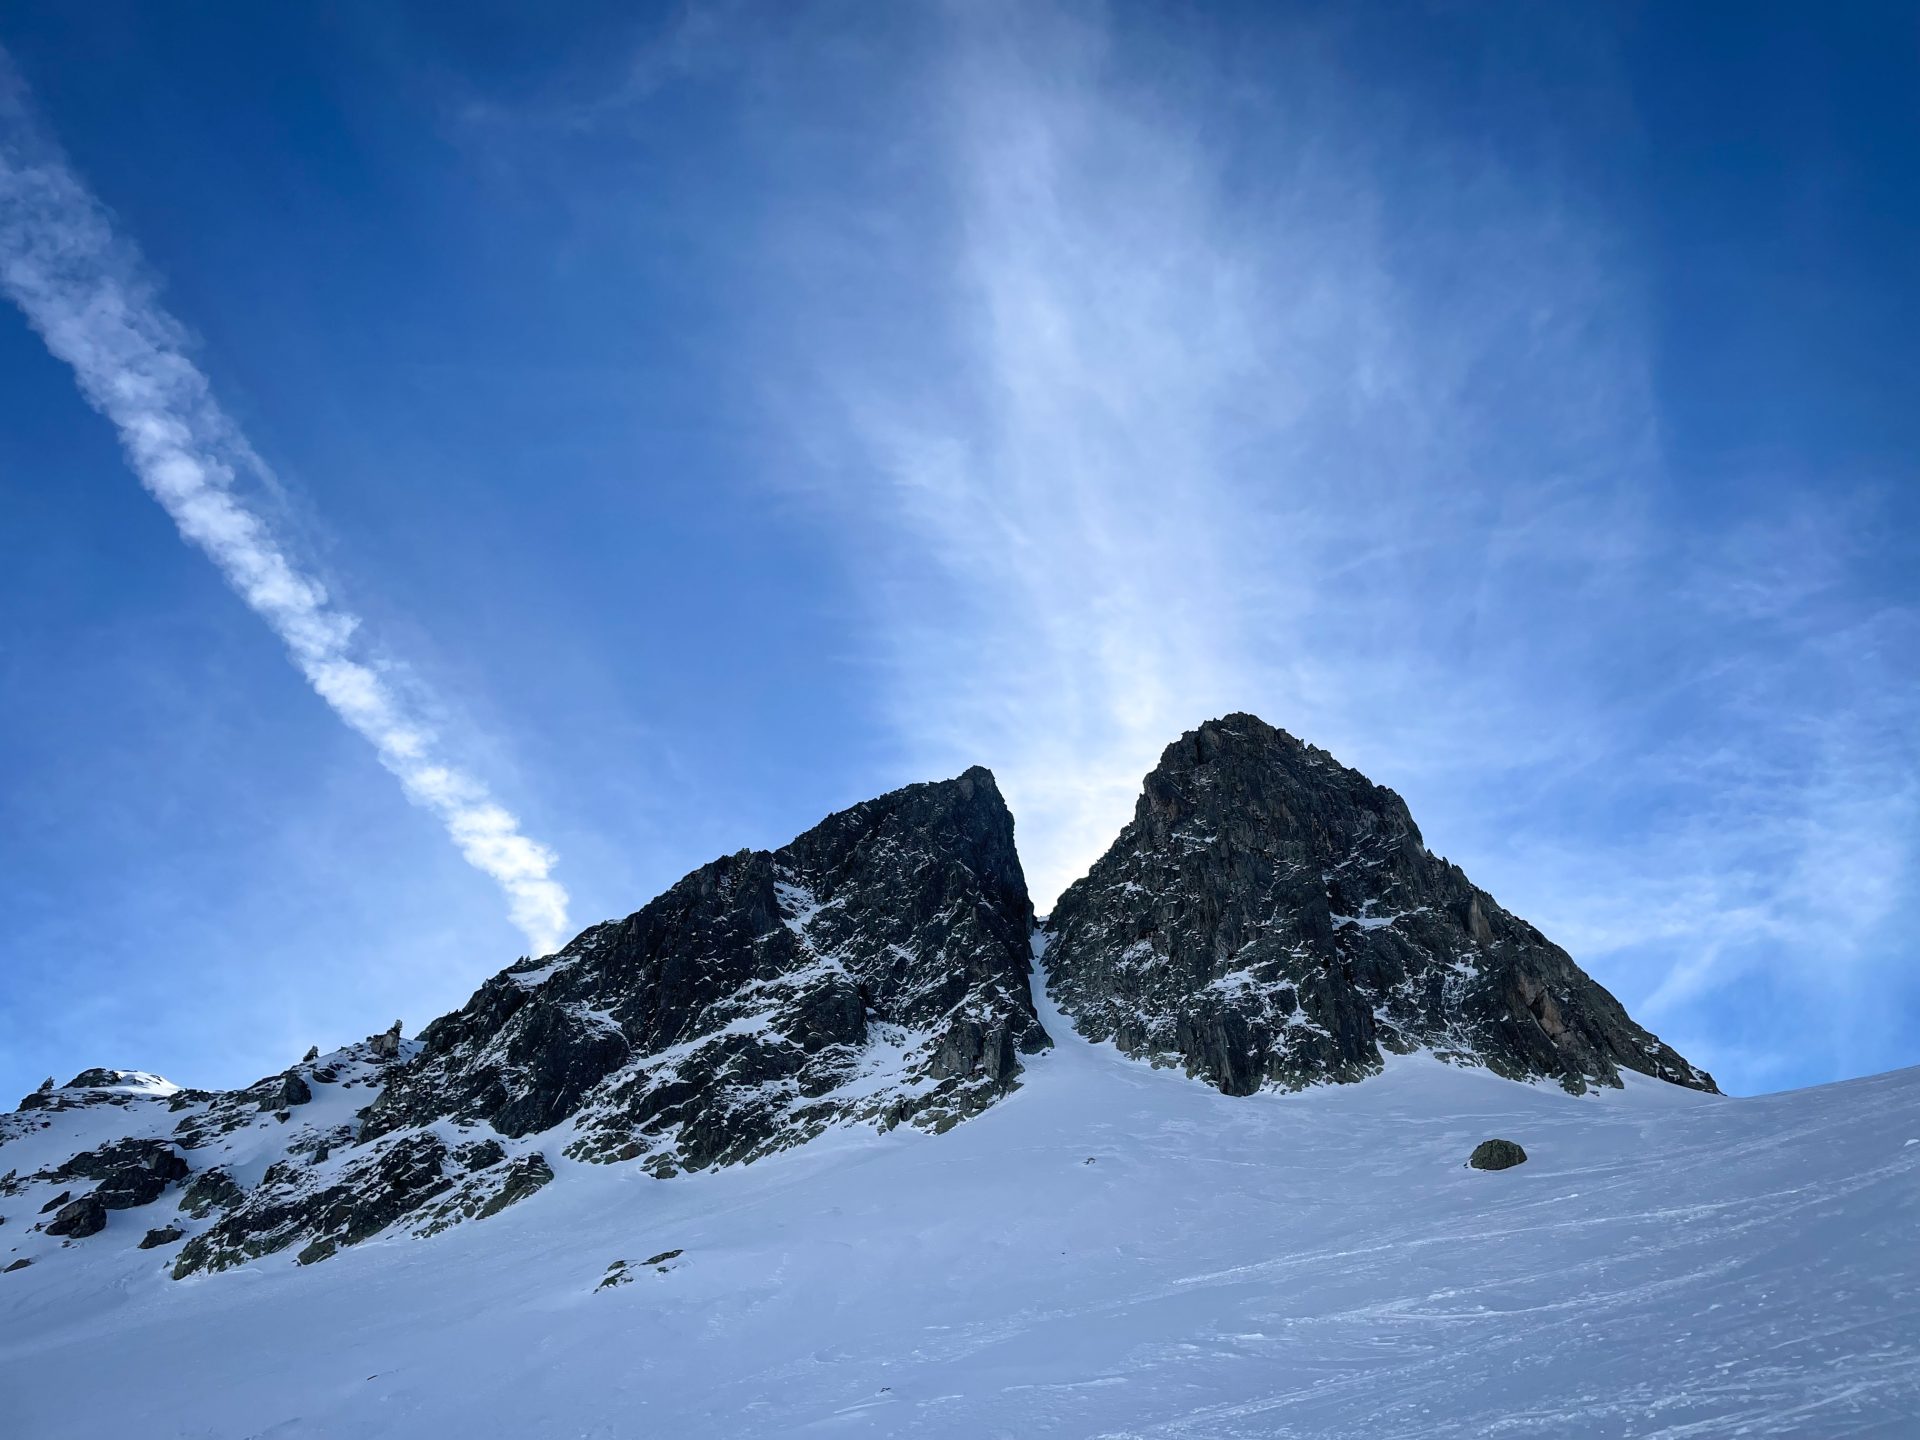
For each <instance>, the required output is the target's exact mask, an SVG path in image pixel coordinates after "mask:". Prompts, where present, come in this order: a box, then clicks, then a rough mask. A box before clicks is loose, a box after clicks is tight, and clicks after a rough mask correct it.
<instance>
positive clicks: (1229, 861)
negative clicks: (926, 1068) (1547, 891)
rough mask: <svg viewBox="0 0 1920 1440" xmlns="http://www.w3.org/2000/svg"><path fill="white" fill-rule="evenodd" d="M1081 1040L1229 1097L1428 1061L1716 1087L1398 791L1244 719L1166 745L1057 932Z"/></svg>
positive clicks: (1050, 946)
mask: <svg viewBox="0 0 1920 1440" xmlns="http://www.w3.org/2000/svg"><path fill="white" fill-rule="evenodd" d="M1046 958H1047V972H1048V976H1049V979H1050V982H1051V984H1052V987H1053V991H1054V994H1055V996H1056V998H1057V999H1058V1000H1059V1002H1060V1005H1061V1008H1062V1009H1063V1010H1064V1011H1065V1012H1066V1013H1067V1014H1068V1015H1069V1016H1070V1017H1071V1018H1072V1019H1073V1021H1074V1024H1075V1026H1076V1028H1078V1029H1079V1030H1080V1031H1082V1032H1083V1033H1084V1034H1086V1035H1088V1036H1090V1037H1093V1038H1095V1039H1101V1040H1113V1041H1114V1042H1116V1043H1117V1044H1118V1045H1119V1046H1120V1048H1121V1049H1122V1050H1124V1051H1126V1052H1127V1053H1128V1054H1130V1055H1134V1056H1138V1057H1140V1058H1145V1059H1152V1060H1155V1061H1159V1062H1163V1063H1174V1064H1179V1065H1182V1066H1184V1067H1185V1068H1186V1070H1187V1071H1188V1073H1189V1074H1192V1075H1196V1076H1200V1077H1204V1078H1205V1079H1206V1080H1208V1081H1209V1082H1211V1083H1212V1084H1214V1085H1217V1086H1218V1087H1219V1088H1220V1089H1222V1090H1224V1091H1226V1092H1228V1093H1229V1094H1247V1093H1250V1092H1251V1091H1253V1090H1256V1089H1259V1088H1261V1087H1262V1086H1266V1085H1276V1086H1280V1087H1284V1088H1297V1087H1299V1086H1303V1085H1308V1084H1312V1083H1314V1082H1316V1081H1322V1080H1359V1079H1363V1078H1365V1077H1366V1076H1368V1075H1371V1074H1374V1073H1375V1072H1377V1071H1378V1070H1379V1069H1380V1066H1381V1064H1382V1052H1383V1051H1393V1052H1400V1053H1406V1052H1410V1051H1413V1050H1416V1049H1428V1050H1432V1051H1434V1052H1435V1053H1437V1054H1439V1055H1440V1056H1442V1057H1443V1058H1448V1059H1453V1060H1458V1061H1461V1062H1464V1063H1473V1064H1482V1065H1485V1066H1487V1067H1488V1068H1489V1069H1491V1070H1493V1071H1495V1072H1496V1073H1498V1074H1501V1075H1505V1076H1509V1077H1512V1078H1515V1079H1526V1078H1533V1077H1549V1078H1552V1079H1555V1080H1558V1081H1560V1082H1561V1083H1562V1084H1563V1085H1565V1086H1566V1087H1567V1088H1568V1089H1569V1090H1572V1091H1575V1092H1579V1091H1582V1090H1584V1089H1585V1088H1586V1087H1587V1086H1589V1085H1592V1084H1600V1085H1617V1084H1619V1076H1620V1071H1622V1070H1623V1069H1624V1070H1634V1071H1639V1072H1640V1073H1642V1074H1645V1075H1652V1076H1657V1077H1658V1078H1660V1079H1662V1080H1668V1081H1671V1082H1672V1083H1674V1084H1676V1085H1686V1086H1690V1087H1693V1088H1695V1089H1701V1090H1711V1089H1713V1088H1714V1085H1713V1079H1712V1077H1711V1076H1709V1075H1707V1074H1706V1073H1705V1072H1704V1071H1701V1070H1698V1069H1695V1068H1694V1067H1693V1066H1692V1065H1690V1064H1688V1063H1687V1062H1686V1061H1685V1060H1684V1059H1682V1058H1681V1057H1680V1056H1679V1055H1678V1054H1676V1053H1675V1052H1674V1051H1673V1050H1672V1049H1670V1048H1669V1047H1668V1046H1666V1045H1664V1044H1662V1043H1661V1042H1660V1040H1658V1039H1657V1038H1656V1037H1654V1036H1653V1035H1651V1034H1649V1033H1648V1032H1647V1031H1645V1030H1643V1029H1641V1028H1640V1026H1638V1025H1636V1024H1635V1023H1634V1022H1633V1020H1632V1019H1631V1018H1629V1016H1628V1015H1627V1012H1626V1011H1625V1009H1623V1008H1622V1007H1621V1005H1620V1003H1619V1001H1617V1000H1615V999H1614V998H1613V996H1612V995H1610V994H1608V993H1607V991H1606V990H1604V989H1603V988H1602V987H1601V986H1600V985H1599V984H1597V983H1596V982H1595V981H1594V980H1593V979H1591V978H1590V977H1589V976H1588V975H1587V974H1586V973H1585V972H1584V971H1582V970H1581V969H1580V967H1579V966H1578V965H1576V964H1574V962H1573V960H1572V959H1571V957H1569V956H1568V954H1567V953H1566V951H1564V950H1562V949H1561V948H1560V947H1559V946H1557V945H1555V944H1553V943H1552V942H1551V941H1549V940H1548V939H1547V938H1546V937H1545V936H1543V935H1542V934H1541V933H1540V932H1539V931H1538V930H1536V929H1534V927H1533V926H1531V925H1529V924H1528V923H1527V922H1526V921H1524V920H1521V919H1519V918H1517V917H1516V916H1513V915H1510V914H1508V913H1507V912H1506V911H1505V910H1503V909H1501V908H1500V906H1499V905H1497V904H1496V903H1494V900H1493V897H1492V896H1490V895H1488V894H1487V893H1486V892H1485V891H1483V890H1479V889H1477V888H1475V887H1474V885H1473V884H1472V883H1471V882H1470V881H1469V880H1468V879H1467V877H1466V876H1465V875H1463V874H1462V873H1461V872H1460V868H1459V867H1458V866H1456V865H1450V864H1448V863H1447V862H1446V861H1445V860H1443V859H1441V858H1439V857H1438V856H1436V855H1433V854H1431V853H1429V851H1428V850H1427V847H1426V845H1425V844H1424V842H1423V841H1422V840H1421V838H1420V831H1419V829H1418V828H1417V827H1416V826H1415V825H1414V823H1413V817H1412V816H1411V815H1410V814H1408V812H1407V807H1406V805H1405V803H1404V802H1403V801H1402V800H1401V799H1400V797H1399V796H1398V795H1396V794H1394V793H1393V791H1391V790H1387V789H1384V788H1382V787H1381V786H1378V785H1375V784H1373V783H1372V782H1371V781H1369V780H1368V779H1367V778H1366V777H1365V776H1363V775H1361V774H1360V773H1359V772H1357V771H1354V770H1349V769H1347V768H1346V767H1345V766H1343V765H1341V764H1340V763H1339V762H1337V761H1336V760H1334V759H1333V757H1332V756H1330V755H1328V754H1327V753H1326V752H1325V751H1324V750H1320V749H1316V748H1315V747H1313V746H1311V745H1306V744H1303V743H1301V742H1300V741H1298V740H1296V739H1294V738H1293V737H1292V736H1291V735H1289V734H1287V733H1286V732H1285V731H1283V730H1276V729H1274V728H1273V727H1272V726H1270V725H1268V724H1266V723H1264V722H1263V721H1261V720H1258V719H1256V718H1255V717H1253V716H1251V715H1229V716H1227V717H1226V718H1224V719H1221V720H1214V721H1210V722H1208V723H1207V724H1205V725H1202V726H1201V727H1200V728H1199V729H1197V730H1194V731H1190V732H1189V733H1188V734H1186V735H1184V736H1182V737H1181V738H1180V739H1179V740H1177V741H1175V742H1174V743H1173V744H1172V745H1169V746H1168V747H1167V750H1166V753H1165V754H1164V755H1163V756H1162V757H1161V760H1160V764H1159V766H1158V767H1157V768H1156V769H1155V770H1154V771H1153V773H1152V774H1150V775H1148V776H1147V779H1146V784H1145V788H1144V791H1143V793H1142V794H1141V796H1140V800H1139V802H1138V804H1137V805H1136V806H1135V809H1134V816H1133V820H1132V823H1130V824H1129V825H1128V826H1127V827H1126V829H1125V830H1123V831H1122V832H1121V834H1120V838H1119V839H1118V840H1117V841H1115V842H1114V844H1113V846H1112V848H1111V849H1109V850H1108V851H1107V853H1106V854H1105V855H1104V856H1102V857H1101V859H1100V860H1099V861H1098V862H1097V863H1095V865H1094V867H1093V869H1092V870H1091V871H1090V872H1089V873H1088V875H1087V876H1086V877H1085V878H1084V879H1082V880H1080V881H1078V882H1076V883H1075V884H1074V885H1073V886H1071V887H1070V888H1069V889H1068V890H1067V891H1066V893H1065V894H1064V895H1063V896H1062V897H1061V898H1060V902H1059V904H1058V905H1057V906H1055V907H1054V911H1053V914H1052V915H1051V916H1050V917H1048V923H1047V950H1046Z"/></svg>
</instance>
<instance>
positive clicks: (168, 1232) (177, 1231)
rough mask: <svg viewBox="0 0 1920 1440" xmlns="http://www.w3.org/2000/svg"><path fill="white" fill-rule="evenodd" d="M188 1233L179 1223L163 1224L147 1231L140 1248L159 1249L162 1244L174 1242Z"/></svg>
mask: <svg viewBox="0 0 1920 1440" xmlns="http://www.w3.org/2000/svg"><path fill="white" fill-rule="evenodd" d="M186 1233H187V1232H186V1231H184V1230H182V1229H181V1228H180V1227H179V1226H178V1225H162V1226H160V1227H159V1228H158V1229H156V1230H149V1231H147V1233H146V1234H145V1235H144V1236H143V1237H142V1238H141V1241H140V1246H139V1248H140V1249H142V1250H157V1249H159V1248H160V1247H161V1246H162V1245H171V1244H173V1242H174V1241H176V1240H178V1239H179V1238H180V1237H181V1236H182V1235H185V1234H186Z"/></svg>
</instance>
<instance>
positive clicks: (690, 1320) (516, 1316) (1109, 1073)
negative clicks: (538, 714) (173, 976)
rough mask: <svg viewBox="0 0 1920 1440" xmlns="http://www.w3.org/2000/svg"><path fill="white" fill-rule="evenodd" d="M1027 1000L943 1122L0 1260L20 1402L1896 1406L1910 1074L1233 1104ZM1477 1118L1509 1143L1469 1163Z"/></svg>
mask: <svg viewBox="0 0 1920 1440" xmlns="http://www.w3.org/2000/svg"><path fill="white" fill-rule="evenodd" d="M1040 990H1041V987H1039V986H1036V991H1040ZM1039 1004H1040V1007H1041V1016H1040V1018H1041V1020H1042V1021H1043V1023H1045V1025H1046V1027H1047V1029H1048V1030H1049V1031H1050V1032H1051V1033H1052V1034H1053V1035H1054V1036H1055V1037H1056V1039H1057V1041H1058V1044H1057V1048H1055V1049H1054V1050H1053V1051H1051V1052H1048V1053H1045V1054H1041V1055H1037V1056H1034V1057H1032V1058H1031V1059H1029V1060H1028V1062H1027V1066H1028V1070H1027V1074H1026V1083H1025V1084H1023V1085H1022V1086H1021V1087H1020V1088H1019V1089H1018V1090H1016V1091H1015V1092H1014V1093H1012V1094H1011V1095H1009V1096H1007V1097H1006V1098H1004V1099H1003V1100H1001V1101H1000V1102H999V1103H998V1104H995V1105H993V1106H992V1107H990V1108H989V1109H987V1110H986V1111H985V1112H984V1113H982V1114H980V1115H978V1116H977V1117H975V1118H974V1119H972V1120H970V1121H969V1122H968V1123H966V1124H964V1125H961V1126H958V1127H957V1128H955V1129H953V1130H951V1131H949V1132H948V1133H946V1134H944V1135H937V1136H936V1135H931V1134H926V1133H922V1132H919V1131H915V1130H911V1129H907V1128H904V1127H903V1128H900V1129H896V1130H893V1131H891V1132H888V1133H885V1134H881V1133H876V1132H875V1131H874V1130H872V1129H869V1128H852V1129H841V1130H835V1131H830V1132H828V1133H827V1134H826V1135H824V1136H822V1137H820V1138H819V1139H816V1140H815V1141H813V1142H812V1143H811V1144H809V1145H806V1146H804V1147H802V1148H800V1149H797V1150H791V1151H787V1152H783V1153H780V1154H776V1155H772V1156H770V1157H768V1158H766V1159H763V1160H760V1161H758V1162H756V1163H754V1164H752V1165H750V1166H744V1167H740V1166H736V1167H732V1168H726V1169H719V1170H715V1171H711V1172H707V1173H702V1174H697V1175H682V1176H678V1177H675V1178H671V1179H664V1180H662V1179H655V1178H653V1177H651V1176H649V1175H647V1174H646V1173H645V1172H644V1170H642V1169H640V1168H639V1167H635V1166H604V1165H589V1164H581V1163H578V1162H575V1161H571V1160H568V1159H566V1158H565V1157H561V1156H556V1158H555V1169H556V1172H557V1173H556V1178H555V1181H554V1183H551V1184H548V1185H547V1186H546V1187H545V1188H543V1189H542V1190H540V1191H539V1192H538V1193H537V1194H534V1195H531V1196H530V1197H528V1198H527V1199H525V1200H523V1201H521V1202H520V1203H519V1204H517V1205H514V1206H512V1207H511V1208H509V1209H506V1210H504V1211H502V1212H501V1213H500V1214H498V1215H496V1216H495V1217H493V1218H492V1219H490V1220H488V1221H487V1222H486V1223H485V1224H482V1225H466V1226H461V1227H458V1228H456V1229H454V1230H451V1231H449V1232H447V1233H445V1234H442V1235H440V1236H438V1237H436V1238H435V1239H434V1240H432V1241H430V1242H424V1243H423V1242H420V1241H416V1240H413V1239H409V1238H404V1237H396V1238H392V1239H387V1238H381V1239H376V1240H372V1241H369V1242H368V1243H366V1244H363V1245H360V1246H358V1247H355V1248H352V1249H348V1250H343V1251H342V1252H341V1253H340V1254H339V1255H338V1256H336V1257H335V1258H334V1259H333V1260H332V1261H330V1262H329V1263H327V1264H326V1265H322V1266H318V1267H306V1268H300V1267H294V1266H291V1265H288V1264H287V1263H285V1258H284V1257H277V1258H276V1260H275V1261H274V1262H273V1263H263V1264H260V1265H258V1266H249V1267H244V1268H241V1269H239V1270H236V1271H231V1272H228V1273H226V1274H223V1275H213V1276H205V1277H195V1278H191V1279H188V1280H185V1281H179V1282H175V1281H172V1280H169V1279H168V1278H167V1276H166V1273H165V1262H164V1261H163V1260H161V1259H160V1258H159V1257H158V1256H156V1255H154V1254H152V1253H143V1252H140V1251H137V1250H132V1249H130V1248H128V1247H126V1246H111V1247H108V1246H98V1247H91V1248H88V1247H84V1246H83V1245H76V1246H75V1247H74V1249H73V1250H72V1251H70V1252H68V1253H67V1254H66V1255H65V1256H64V1257H63V1259H65V1260H66V1261H68V1262H70V1263H65V1264H61V1265H53V1264H45V1265H36V1266H33V1267H31V1268H29V1269H24V1270H21V1271H19V1272H17V1273H14V1274H8V1275H4V1276H0V1407H3V1408H0V1417H3V1418H0V1430H4V1433H5V1434H6V1435H8V1436H9V1437H11V1440H42V1437H48V1440H51V1437H60V1440H86V1437H91V1436H103V1437H104V1436H116V1437H117V1436H121V1435H125V1434H129V1433H138V1434H141V1435H143V1436H155V1437H159V1436H180V1437H186V1436H192V1437H204V1440H215V1437H253V1436H258V1437H265V1436H273V1437H305V1436H336V1435H352V1436H355V1437H356V1440H374V1437H380V1436H396V1437H397V1436H408V1437H419V1436H437V1435H461V1436H463V1437H471V1440H481V1437H494V1436H498V1437H515V1440H518V1437H525V1436H536V1435H537V1436H550V1435H564V1436H581V1437H588V1436H591V1437H616V1436H618V1437H625V1436H655V1435H659V1436H675V1437H685V1436H728V1437H736V1436H738V1437H750V1436H787V1435H806V1434H822V1435H872V1436H891V1435H929V1436H932V1435H953V1436H967V1437H970V1440H971V1437H981V1436H1019V1437H1033V1436H1093V1435H1110V1436H1206V1437H1226V1436H1255V1435H1258V1436H1365V1437H1370V1440H1378V1437H1389V1436H1408V1437H1413V1436H1419V1437H1444V1436H1483V1435H1503V1436H1531V1435H1568V1436H1582V1437H1586V1436H1626V1435H1633V1436H1669V1437H1679V1436H1689V1437H1697V1436H1718V1435H1730V1434H1743V1435H1811V1436H1822V1437H1841V1436H1865V1435H1885V1436H1904V1435H1912V1434H1915V1433H1920V1420H1917V1419H1916V1417H1920V1242H1917V1241H1916V1236H1920V1071H1906V1072H1901V1073H1897V1074H1892V1075H1884V1076H1879V1077H1875V1078H1873V1079H1869V1080H1861V1081H1854V1082H1849V1083H1847V1084H1843V1085H1834V1086H1828V1087H1824V1088H1822V1089H1818V1090H1809V1091H1802V1092H1798V1093H1794V1094H1787V1095H1777V1096H1769V1097H1764V1098H1760V1099H1728V1098H1724V1097H1719V1096H1712V1095H1704V1094H1700V1093H1696V1092H1693V1091H1689V1090H1685V1089H1681V1088H1678V1087H1675V1086H1671V1085H1666V1084H1662V1083H1660V1082H1658V1081H1653V1080H1647V1079H1644V1078H1642V1077H1638V1076H1633V1075H1629V1076H1627V1077H1626V1088H1625V1089H1624V1090H1618V1091H1615V1090H1604V1091H1601V1092H1599V1093H1596V1094H1590V1095H1586V1096H1582V1097H1574V1096H1570V1095H1568V1094H1566V1093H1564V1091H1562V1090H1561V1089H1560V1088H1559V1087H1558V1086H1555V1085H1551V1084H1546V1083H1543V1084H1539V1085H1527V1084H1520V1083H1515V1082H1512V1081H1509V1080H1503V1079H1500V1078H1498V1077H1496V1076H1494V1075H1493V1074H1491V1073H1489V1072H1487V1071H1485V1070H1481V1069H1464V1068H1458V1067H1454V1066H1448V1065H1443V1064H1441V1063H1439V1062H1438V1061H1435V1060H1433V1059H1431V1058H1428V1057H1425V1056H1410V1057H1395V1058H1392V1059H1390V1060H1389V1061H1388V1064H1387V1068H1386V1071H1385V1073H1384V1074H1383V1075H1381V1076H1379V1077H1377V1078H1375V1079H1372V1080H1369V1081H1367V1082H1365V1083H1363V1084H1359V1085H1351V1086H1331V1087H1321V1088H1316V1089H1311V1090H1308V1091H1305V1092H1302V1093H1298V1094H1291V1095H1283V1094H1275V1093H1263V1094H1259V1095H1254V1096H1250V1097H1230V1096H1226V1095H1222V1094H1220V1093H1218V1092H1217V1091H1215V1090H1212V1089H1209V1088H1208V1087H1206V1086H1204V1085H1200V1084H1196V1083H1194V1082H1193V1081H1191V1080H1189V1079H1187V1078H1185V1077H1184V1076H1182V1075H1180V1074H1178V1073H1176V1072H1174V1071H1171V1070H1155V1069H1152V1068H1150V1067H1149V1066H1147V1065H1145V1064H1142V1063H1139V1062H1135V1061H1131V1060H1128V1059H1126V1058H1124V1057H1123V1056H1121V1055H1120V1054H1119V1053H1118V1052H1117V1051H1115V1050H1114V1049H1113V1048H1112V1047H1111V1046H1105V1045H1092V1044H1089V1043H1088V1042H1086V1041H1084V1040H1082V1039H1079V1038H1077V1037H1076V1036H1075V1034H1074V1030H1073V1027H1072V1026H1071V1025H1069V1024H1067V1023H1065V1022H1064V1019H1063V1017H1061V1016H1059V1015H1058V1014H1057V1013H1054V1012H1053V1011H1052V1010H1051V1008H1050V1007H1049V1006H1048V1004H1047V1002H1046V1001H1045V1000H1044V999H1040V1001H1039ZM1495 1135H1498V1136H1505V1137H1507V1138H1511V1139H1514V1140H1517V1141H1519V1142H1521V1143H1522V1144H1523V1145H1524V1146H1525V1147H1526V1149H1527V1151H1528V1153H1529V1155H1530V1156H1531V1159H1530V1160H1529V1162H1528V1163H1527V1164H1525V1165H1522V1166H1520V1167H1518V1168H1517V1169H1513V1170H1508V1171H1504V1172H1500V1173H1483V1172H1479V1171H1473V1170H1468V1169H1466V1168H1463V1166H1462V1163H1461V1162H1462V1161H1463V1160H1464V1158H1465V1157H1466V1155H1467V1153H1468V1151H1469V1150H1470V1149H1471V1148H1472V1147H1473V1145H1474V1144H1475V1143H1476V1142H1477V1141H1479V1140H1481V1139H1484V1138H1486V1137H1488V1136H1495ZM139 1223H143V1221H142V1219H141V1217H139V1216H138V1215H136V1214H133V1213H129V1212H115V1213H114V1214H113V1215H112V1217H111V1218H110V1221H109V1224H110V1225H123V1224H126V1225H131V1224H139ZM9 1228H11V1227H9ZM14 1238H17V1237H11V1236H8V1235H7V1233H6V1232H5V1231H0V1254H4V1253H5V1249H6V1246H7V1245H8V1244H9V1243H10V1241H11V1240H12V1239H14ZM670 1252H677V1253H670ZM657 1257H666V1258H657ZM615 1261H625V1262H628V1263H627V1265H626V1266H625V1267H623V1268H622V1269H621V1270H620V1271H619V1272H617V1273H620V1274H624V1275H625V1276H627V1277H629V1278H628V1283H618V1284H613V1285H609V1286H607V1287H606V1288H596V1287H598V1286H600V1283H601V1281H602V1279H603V1277H604V1276H606V1274H607V1273H608V1268H609V1266H610V1264H612V1262H615ZM649 1261H651V1262H652V1263H650V1264H649V1263H643V1262H649ZM136 1420H137V1423H135V1422H136Z"/></svg>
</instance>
